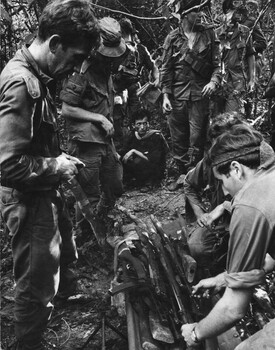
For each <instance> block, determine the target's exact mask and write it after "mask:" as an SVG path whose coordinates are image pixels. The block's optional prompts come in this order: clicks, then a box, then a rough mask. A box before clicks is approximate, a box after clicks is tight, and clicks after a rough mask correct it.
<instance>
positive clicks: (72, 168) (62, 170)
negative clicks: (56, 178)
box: [56, 153, 84, 181]
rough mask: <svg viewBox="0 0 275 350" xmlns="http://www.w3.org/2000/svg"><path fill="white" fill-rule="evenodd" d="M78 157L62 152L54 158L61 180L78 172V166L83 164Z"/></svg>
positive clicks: (65, 179)
mask: <svg viewBox="0 0 275 350" xmlns="http://www.w3.org/2000/svg"><path fill="white" fill-rule="evenodd" d="M83 165H84V163H82V162H81V161H80V160H79V159H78V158H75V157H71V156H69V155H67V154H65V153H62V154H61V155H60V156H58V157H57V158H56V172H57V174H60V176H61V180H64V181H67V180H70V179H71V178H72V177H74V176H75V175H76V174H78V168H79V167H81V166H83Z"/></svg>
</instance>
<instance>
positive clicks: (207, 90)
mask: <svg viewBox="0 0 275 350" xmlns="http://www.w3.org/2000/svg"><path fill="white" fill-rule="evenodd" d="M216 86H217V84H216V83H215V82H214V81H210V82H209V83H208V84H207V85H205V86H204V88H203V89H202V96H205V97H208V96H211V95H212V94H213V92H214V91H215V90H216Z"/></svg>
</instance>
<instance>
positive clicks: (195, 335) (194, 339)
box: [191, 326, 201, 344]
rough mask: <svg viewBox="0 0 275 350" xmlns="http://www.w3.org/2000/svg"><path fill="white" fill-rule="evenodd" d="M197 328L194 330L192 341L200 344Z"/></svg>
mask: <svg viewBox="0 0 275 350" xmlns="http://www.w3.org/2000/svg"><path fill="white" fill-rule="evenodd" d="M195 328H196V326H195V327H194V328H193V329H192V332H191V339H192V341H193V342H194V343H196V344H199V343H200V342H201V341H200V340H199V339H198V337H197V334H196V331H195Z"/></svg>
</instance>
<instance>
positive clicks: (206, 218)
mask: <svg viewBox="0 0 275 350" xmlns="http://www.w3.org/2000/svg"><path fill="white" fill-rule="evenodd" d="M224 210H225V209H224V206H223V204H220V205H217V206H216V208H215V209H213V210H212V211H211V212H210V213H204V214H202V215H201V216H200V217H199V218H198V219H197V223H198V224H199V225H200V226H201V227H203V226H206V227H211V225H212V224H213V222H214V221H215V220H217V219H218V218H219V217H221V216H222V215H223V213H224Z"/></svg>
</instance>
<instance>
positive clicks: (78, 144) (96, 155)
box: [60, 17, 126, 245]
mask: <svg viewBox="0 0 275 350" xmlns="http://www.w3.org/2000/svg"><path fill="white" fill-rule="evenodd" d="M99 26H100V30H101V36H102V43H101V45H100V46H99V48H98V49H97V50H96V51H95V50H94V51H93V52H92V54H91V55H90V58H89V59H88V60H85V61H84V62H83V64H82V67H81V69H80V72H79V73H74V74H73V75H72V76H71V77H69V79H68V80H67V81H66V82H65V83H64V85H63V89H62V91H61V94H60V98H61V100H62V101H63V104H62V115H63V116H64V117H65V118H66V121H67V126H68V132H69V145H68V149H69V153H70V154H71V155H73V156H76V157H78V158H79V159H81V160H82V161H83V163H84V164H85V167H84V168H83V169H81V170H80V171H79V174H78V181H79V183H80V185H81V187H82V188H83V190H84V192H85V193H86V195H87V197H88V199H89V201H90V203H91V205H92V206H93V208H94V214H95V222H94V224H95V230H96V231H97V235H98V237H100V242H99V243H100V244H102V245H104V244H105V238H106V234H107V229H108V227H106V216H107V213H108V212H109V210H110V209H111V208H113V206H114V204H115V200H116V198H117V197H118V196H120V195H121V193H122V191H123V186H122V171H121V170H122V166H121V163H120V161H119V159H118V155H117V153H116V149H115V147H114V144H113V139H112V136H113V133H114V127H113V102H114V101H113V98H114V97H113V84H112V76H111V75H112V71H113V70H114V71H115V70H116V69H117V68H118V66H119V64H120V58H121V57H122V56H123V54H124V53H125V51H126V45H125V42H124V40H123V38H122V37H121V31H120V25H119V23H118V22H117V21H116V20H115V19H113V18H111V17H104V18H102V19H101V20H100V21H99ZM76 214H77V215H76V216H77V218H76V219H77V225H78V228H79V231H80V232H84V231H85V232H86V233H89V232H91V229H90V225H89V224H88V223H87V222H86V221H85V220H84V219H83V217H82V215H81V211H80V210H79V208H77V213H76Z"/></svg>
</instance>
